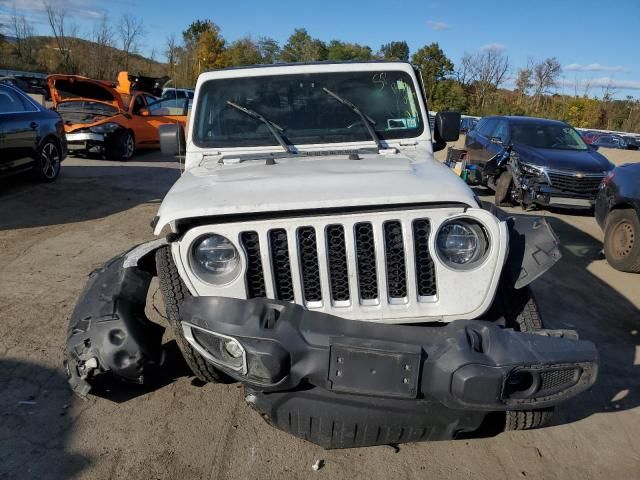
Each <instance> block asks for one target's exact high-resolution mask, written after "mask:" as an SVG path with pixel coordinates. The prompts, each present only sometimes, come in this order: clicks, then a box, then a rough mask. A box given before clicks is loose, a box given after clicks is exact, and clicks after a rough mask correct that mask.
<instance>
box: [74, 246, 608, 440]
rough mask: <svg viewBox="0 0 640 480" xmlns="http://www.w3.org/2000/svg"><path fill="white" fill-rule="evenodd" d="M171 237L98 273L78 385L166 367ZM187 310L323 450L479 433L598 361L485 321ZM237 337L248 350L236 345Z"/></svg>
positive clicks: (263, 306) (82, 302)
mask: <svg viewBox="0 0 640 480" xmlns="http://www.w3.org/2000/svg"><path fill="white" fill-rule="evenodd" d="M161 244H162V242H160V243H156V244H145V245H142V246H140V247H137V248H136V249H134V250H132V251H130V252H128V253H126V254H124V255H121V256H118V257H116V258H115V259H113V260H111V261H110V262H108V263H107V264H106V265H105V266H104V267H102V268H101V269H99V270H97V271H96V272H94V274H93V275H92V277H91V278H90V280H89V282H88V284H87V287H86V288H85V290H84V292H83V293H82V295H81V297H80V299H79V301H78V305H77V306H76V309H75V310H74V313H73V315H72V317H71V319H70V328H69V335H68V340H67V347H66V351H65V367H66V370H67V374H68V376H69V382H70V384H71V386H72V388H73V389H74V390H75V391H76V392H77V393H79V394H81V395H86V394H87V393H88V392H89V390H90V389H91V386H92V382H93V379H94V378H95V377H96V376H97V375H99V374H101V373H104V372H110V373H111V374H113V375H114V376H115V377H118V378H121V379H126V380H129V381H134V382H143V381H144V380H145V378H146V376H147V374H148V373H149V372H151V371H153V370H154V369H157V368H159V366H161V364H162V349H161V339H162V333H163V329H162V327H159V326H158V325H156V324H153V323H151V322H150V321H149V320H148V319H147V318H146V317H145V316H144V302H145V299H146V295H147V291H148V286H149V282H150V280H151V277H152V273H153V272H152V271H153V269H152V268H151V267H150V266H149V265H148V264H147V263H148V262H147V260H148V259H149V258H150V257H151V258H152V255H150V254H151V253H153V250H154V249H155V248H157V247H158V246H160V245H161ZM181 317H182V320H183V321H182V329H183V333H184V334H185V338H187V340H188V341H189V342H190V343H191V345H192V346H193V347H194V348H195V349H196V350H197V351H198V352H200V353H201V355H202V356H203V357H204V358H205V360H206V361H208V362H211V363H212V364H214V365H215V366H216V367H217V368H219V369H220V370H222V371H224V372H225V373H227V374H228V375H229V376H230V377H232V378H234V379H235V380H237V381H239V382H241V383H243V384H244V386H245V397H246V400H247V402H248V403H249V404H250V405H251V406H252V407H254V408H255V409H256V410H258V411H259V412H260V413H261V414H262V416H263V417H264V418H265V419H266V420H267V421H269V422H270V423H271V424H272V425H274V426H276V427H278V428H281V429H283V430H286V431H288V432H289V433H292V434H294V435H297V436H299V437H301V438H304V439H306V440H309V441H312V442H314V443H317V444H319V445H321V446H323V447H325V448H344V447H355V446H366V445H375V444H386V443H396V442H406V441H418V440H436V439H444V438H456V437H459V436H462V435H464V434H466V433H469V434H471V433H472V432H475V431H477V430H478V429H479V428H480V426H481V424H482V422H483V420H484V419H485V418H486V417H487V415H488V414H489V413H490V412H496V411H504V410H530V409H537V408H544V407H549V406H552V405H555V404H557V403H559V402H561V401H564V400H567V399H569V398H571V397H573V396H575V395H577V394H578V393H580V392H582V391H584V390H585V389H587V388H589V387H590V386H591V385H592V384H593V383H594V382H595V380H596V376H597V369H598V355H597V351H596V349H595V347H594V345H593V344H592V343H591V342H586V341H579V340H577V339H576V335H575V333H574V332H567V331H552V330H543V331H540V332H538V333H536V334H533V333H518V332H515V331H513V330H510V329H504V328H501V327H499V326H497V325H494V324H492V323H489V322H486V321H482V320H472V321H467V320H465V321H462V320H460V321H455V322H452V323H450V324H447V325H444V326H415V325H382V324H375V323H370V322H362V321H354V320H345V319H342V318H339V317H335V316H332V315H327V314H323V313H318V312H310V311H308V310H305V309H304V308H303V307H301V306H298V305H294V304H289V303H285V302H278V301H272V300H266V299H253V300H239V299H231V298H221V297H189V298H187V299H185V301H184V303H183V305H182V307H181ZM230 341H231V342H237V343H238V344H239V345H240V346H241V348H240V349H235V350H229V349H228V348H227V346H226V344H227V342H230ZM230 352H235V354H234V355H232V354H231V353H230Z"/></svg>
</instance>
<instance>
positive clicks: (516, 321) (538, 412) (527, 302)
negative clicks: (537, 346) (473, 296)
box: [490, 280, 554, 431]
mask: <svg viewBox="0 0 640 480" xmlns="http://www.w3.org/2000/svg"><path fill="white" fill-rule="evenodd" d="M490 315H492V316H493V317H494V318H504V323H505V327H506V328H513V329H514V330H515V331H517V332H533V331H536V330H540V329H542V328H544V324H543V323H542V317H541V316H540V313H539V311H538V305H537V303H536V301H535V298H534V296H533V292H532V291H531V289H530V288H529V287H528V286H526V287H523V288H520V289H515V288H514V287H513V286H511V285H509V284H508V283H507V282H506V281H504V280H503V281H501V282H500V285H499V287H498V292H497V294H496V298H495V300H494V302H493V305H492V307H491V311H490ZM553 411H554V408H553V407H549V408H538V409H534V410H507V411H506V412H505V413H506V415H505V424H504V430H505V431H508V430H531V429H534V428H540V427H544V426H545V425H547V424H548V423H549V421H550V420H551V417H552V416H553Z"/></svg>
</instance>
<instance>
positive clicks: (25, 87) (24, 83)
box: [0, 76, 50, 99]
mask: <svg viewBox="0 0 640 480" xmlns="http://www.w3.org/2000/svg"><path fill="white" fill-rule="evenodd" d="M0 83H8V84H9V85H13V86H14V87H16V88H19V89H20V90H22V91H23V92H24V93H31V94H36V95H42V96H43V97H44V99H49V98H50V95H49V91H48V90H47V89H46V88H44V87H43V86H42V85H41V84H40V81H39V79H36V78H29V77H26V78H21V77H14V76H9V77H0Z"/></svg>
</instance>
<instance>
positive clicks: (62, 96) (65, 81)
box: [47, 75, 125, 111]
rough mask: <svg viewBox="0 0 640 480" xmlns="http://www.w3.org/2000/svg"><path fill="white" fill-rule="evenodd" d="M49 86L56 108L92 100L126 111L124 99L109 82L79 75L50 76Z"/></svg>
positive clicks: (48, 78) (48, 79)
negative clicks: (74, 102)
mask: <svg viewBox="0 0 640 480" xmlns="http://www.w3.org/2000/svg"><path fill="white" fill-rule="evenodd" d="M47 84H48V85H49V91H50V92H51V100H52V101H53V106H54V107H57V106H58V104H60V103H62V102H67V101H78V100H92V101H95V102H101V103H106V104H107V105H111V106H113V107H116V108H117V109H118V110H120V111H124V110H125V108H124V104H123V103H122V97H121V96H120V94H119V93H118V92H117V91H116V90H115V89H114V88H113V87H111V86H110V85H109V84H108V82H102V81H100V80H92V79H90V78H86V77H81V76H79V75H49V76H48V77H47Z"/></svg>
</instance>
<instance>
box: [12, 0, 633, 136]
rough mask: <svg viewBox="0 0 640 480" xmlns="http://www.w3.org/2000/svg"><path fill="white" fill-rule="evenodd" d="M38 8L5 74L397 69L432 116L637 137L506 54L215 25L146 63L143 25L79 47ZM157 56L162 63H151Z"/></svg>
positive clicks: (51, 13)
mask: <svg viewBox="0 0 640 480" xmlns="http://www.w3.org/2000/svg"><path fill="white" fill-rule="evenodd" d="M45 6H46V17H47V20H48V24H49V28H50V32H51V37H36V36H35V35H34V32H33V26H32V25H31V24H30V23H29V21H28V20H27V19H26V18H25V17H24V16H22V15H17V14H16V15H13V16H12V17H11V18H10V21H9V24H8V25H5V28H4V30H5V32H8V36H10V37H12V41H11V42H7V41H5V42H3V43H0V52H2V53H3V56H2V58H3V59H8V61H3V62H2V63H7V64H6V65H3V66H5V67H11V68H23V69H40V70H43V71H47V72H53V71H55V72H58V73H79V74H83V75H87V76H89V77H93V78H100V79H113V78H115V75H116V73H117V72H118V71H120V70H129V71H131V72H134V73H142V74H145V75H164V74H166V75H168V76H169V77H171V78H172V80H173V84H174V85H175V86H179V87H189V86H193V85H194V84H195V81H196V79H197V77H198V75H199V74H200V73H202V72H203V71H206V70H211V69H219V68H226V67H231V66H245V65H254V64H275V63H295V62H314V61H325V60H329V61H350V60H351V61H353V60H376V59H380V60H399V61H404V62H407V61H408V62H411V63H412V64H413V65H415V66H417V67H418V69H419V70H420V72H421V75H422V78H423V83H424V87H425V94H426V97H427V101H428V105H429V108H430V109H431V110H436V111H438V110H456V111H461V112H463V113H467V114H471V115H479V116H483V115H491V114H511V115H533V116H540V117H548V118H557V119H560V120H565V121H568V122H570V123H571V124H572V125H574V126H576V127H583V128H600V129H609V130H624V131H630V132H631V131H634V132H640V101H639V100H636V99H634V98H632V97H626V98H625V99H616V98H615V89H614V88H612V87H611V86H609V87H605V88H603V89H602V91H601V96H600V98H597V97H596V96H595V95H591V93H592V92H591V91H590V89H589V88H588V86H587V87H586V88H585V86H584V85H578V84H576V87H575V89H574V90H575V91H574V94H573V95H567V94H560V93H559V92H558V91H559V81H560V77H561V74H562V66H561V65H560V63H559V61H558V60H557V59H556V58H555V57H550V58H545V59H539V60H536V59H529V60H528V62H527V64H526V65H525V66H521V67H516V68H514V67H513V65H512V64H511V61H510V59H509V57H508V55H507V54H506V53H505V52H504V51H503V50H500V49H498V48H488V49H484V50H480V51H477V52H474V53H465V54H464V55H463V56H462V58H461V60H460V62H459V63H458V65H455V64H454V63H453V61H452V60H451V59H450V58H448V57H447V56H446V54H445V53H444V51H443V50H442V48H441V47H440V45H439V44H438V43H437V42H433V43H431V44H428V45H425V46H423V47H421V48H419V49H417V50H416V51H414V52H411V51H410V48H409V46H408V44H407V42H406V41H402V40H397V41H391V42H389V43H386V44H384V45H381V46H380V47H379V48H378V49H377V50H374V49H373V48H371V47H370V46H368V45H361V44H358V43H351V42H344V41H341V40H337V39H334V40H331V41H329V42H325V41H323V40H320V39H318V38H314V37H312V36H311V35H310V34H309V32H308V31H307V30H306V29H304V28H298V29H295V30H294V31H293V33H292V34H291V35H290V36H289V38H288V39H287V40H286V42H284V43H282V44H281V43H280V42H278V41H277V40H275V39H273V38H270V37H266V36H261V37H258V38H251V37H244V38H240V39H237V40H234V41H231V42H229V41H228V40H227V39H225V38H224V36H223V35H222V31H221V29H220V27H219V26H218V25H216V24H215V23H214V22H213V21H211V20H208V19H204V20H196V21H194V22H192V23H191V24H190V25H189V26H188V27H187V28H186V29H185V30H184V31H183V32H182V35H181V36H177V35H175V34H171V35H169V36H168V37H167V38H166V42H165V45H164V46H163V47H161V48H160V47H157V48H153V49H152V50H151V55H150V57H151V58H144V57H142V56H141V55H139V51H140V48H141V47H142V46H143V42H144V39H145V36H146V29H145V27H144V24H143V21H142V19H141V18H137V17H135V16H133V15H130V14H124V15H122V16H121V17H120V18H118V19H116V20H114V21H111V20H110V19H109V17H107V15H106V14H105V15H104V16H103V17H101V18H99V19H98V20H97V21H96V22H95V23H94V25H93V26H92V29H91V31H90V32H87V33H85V35H83V37H84V38H79V37H80V34H79V29H78V27H77V26H76V25H75V24H74V23H73V22H72V19H70V17H69V16H68V15H67V12H66V11H65V10H64V9H63V8H60V7H59V6H56V7H55V8H54V7H53V6H52V4H51V3H49V4H45ZM0 42H1V40H0ZM159 55H163V56H164V57H165V59H166V60H165V61H164V62H158V61H156V57H157V56H159ZM507 87H509V88H507Z"/></svg>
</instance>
